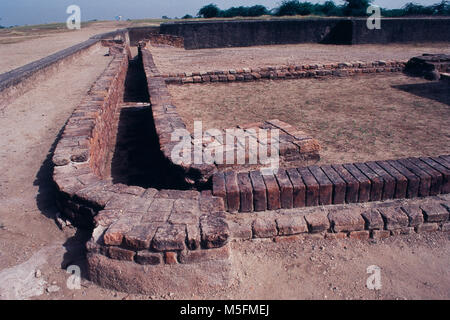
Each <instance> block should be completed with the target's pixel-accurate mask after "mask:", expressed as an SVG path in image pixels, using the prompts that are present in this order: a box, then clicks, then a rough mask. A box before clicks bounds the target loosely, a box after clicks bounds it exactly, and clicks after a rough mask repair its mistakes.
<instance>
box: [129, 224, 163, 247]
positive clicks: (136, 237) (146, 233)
mask: <svg viewBox="0 0 450 320" xmlns="http://www.w3.org/2000/svg"><path fill="white" fill-rule="evenodd" d="M155 232H156V226H155V225H153V224H142V225H136V226H133V228H132V229H131V230H130V231H129V232H127V233H126V234H125V235H124V243H125V244H126V245H127V246H128V247H130V248H133V249H137V250H143V249H148V248H149V247H150V242H151V241H152V239H153V236H154V234H155Z"/></svg>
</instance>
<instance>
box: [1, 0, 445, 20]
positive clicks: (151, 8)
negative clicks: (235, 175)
mask: <svg viewBox="0 0 450 320" xmlns="http://www.w3.org/2000/svg"><path fill="white" fill-rule="evenodd" d="M309 1H310V2H313V3H317V2H320V3H321V2H324V0H322V1H318V0H309ZM211 2H212V3H215V4H217V5H218V6H219V7H220V8H221V9H227V8H229V7H233V6H241V5H245V6H251V5H254V4H262V5H265V6H266V7H268V8H269V9H271V8H274V7H277V6H278V4H279V3H280V2H281V0H250V1H249V0H163V1H157V0H0V25H3V26H13V25H26V24H28V25H33V24H43V23H50V22H65V21H66V19H67V17H68V16H69V14H67V13H66V9H67V7H68V6H69V5H72V4H75V5H78V6H79V7H80V8H81V20H82V21H89V20H94V19H97V20H113V19H114V17H116V16H118V15H121V16H122V17H123V19H144V18H161V17H162V16H168V17H172V18H173V17H182V16H183V15H185V14H191V15H193V16H194V15H195V14H196V13H197V12H198V10H199V9H200V8H201V7H202V6H204V5H206V4H209V3H211ZM407 2H415V3H419V4H422V5H430V4H434V3H437V2H440V0H416V1H414V0H375V1H373V3H374V4H376V5H379V6H381V7H384V8H400V7H402V6H403V5H405V4H406V3H407ZM335 3H338V4H340V3H342V1H341V0H335Z"/></svg>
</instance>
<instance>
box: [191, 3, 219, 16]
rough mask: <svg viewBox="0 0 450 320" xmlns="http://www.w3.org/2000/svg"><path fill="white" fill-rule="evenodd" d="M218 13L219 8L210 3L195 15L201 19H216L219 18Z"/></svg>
mask: <svg viewBox="0 0 450 320" xmlns="http://www.w3.org/2000/svg"><path fill="white" fill-rule="evenodd" d="M220 13H221V10H220V9H219V7H218V6H217V5H215V4H213V3H210V4H208V5H206V6H204V7H202V8H201V9H200V10H199V11H198V13H197V15H198V16H199V17H203V18H207V19H208V18H216V17H220Z"/></svg>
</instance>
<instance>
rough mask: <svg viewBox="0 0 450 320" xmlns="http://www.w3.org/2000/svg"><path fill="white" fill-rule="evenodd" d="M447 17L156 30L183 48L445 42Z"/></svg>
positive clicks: (185, 25) (205, 24) (178, 25)
mask: <svg viewBox="0 0 450 320" xmlns="http://www.w3.org/2000/svg"><path fill="white" fill-rule="evenodd" d="M449 26H450V19H449V18H446V17H442V18H382V19H381V29H374V30H370V29H368V28H367V19H364V18H307V19H304V18H302V19H277V18H271V19H270V20H231V21H230V20H222V21H221V20H214V21H189V22H168V23H162V24H161V26H160V30H159V32H160V33H161V34H171V35H176V36H180V37H183V38H184V45H185V47H186V49H203V48H226V47H244V46H260V45H273V44H295V43H332V44H366V43H373V44H379V43H382V44H384V43H386V44H388V43H407V42H412V43H413V42H448V41H450V34H449V33H448V32H443V30H448V29H449Z"/></svg>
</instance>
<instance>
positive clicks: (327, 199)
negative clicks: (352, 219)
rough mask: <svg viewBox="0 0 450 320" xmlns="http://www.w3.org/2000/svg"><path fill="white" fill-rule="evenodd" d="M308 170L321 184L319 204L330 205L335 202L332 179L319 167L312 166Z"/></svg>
mask: <svg viewBox="0 0 450 320" xmlns="http://www.w3.org/2000/svg"><path fill="white" fill-rule="evenodd" d="M308 169H309V171H310V172H311V173H312V175H313V176H314V178H316V180H317V182H318V183H319V204H320V205H330V204H331V203H332V201H333V184H332V183H331V181H330V179H328V177H327V175H326V174H325V173H324V172H323V171H322V170H321V169H320V168H319V167H318V166H311V167H309V168H308Z"/></svg>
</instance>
